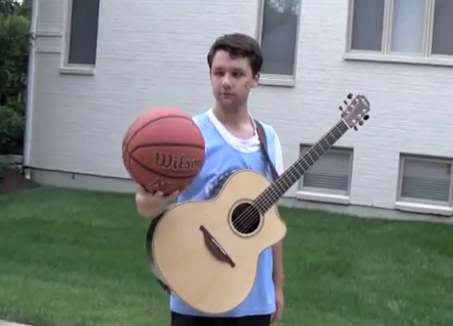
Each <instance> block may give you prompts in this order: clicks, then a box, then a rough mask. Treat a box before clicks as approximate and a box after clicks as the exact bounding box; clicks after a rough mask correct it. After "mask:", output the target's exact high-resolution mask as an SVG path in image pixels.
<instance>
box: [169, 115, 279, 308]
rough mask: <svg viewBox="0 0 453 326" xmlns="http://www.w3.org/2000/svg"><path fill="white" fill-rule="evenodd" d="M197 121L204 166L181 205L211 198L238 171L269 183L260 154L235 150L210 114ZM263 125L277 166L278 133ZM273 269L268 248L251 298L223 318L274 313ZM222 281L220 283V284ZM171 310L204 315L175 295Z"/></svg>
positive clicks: (263, 255)
mask: <svg viewBox="0 0 453 326" xmlns="http://www.w3.org/2000/svg"><path fill="white" fill-rule="evenodd" d="M194 122H195V123H196V124H197V125H198V127H199V128H200V129H201V132H202V134H203V136H204V139H205V146H206V150H205V155H206V157H205V163H204V165H203V168H202V170H201V172H200V174H199V175H198V176H197V177H196V178H195V179H194V181H193V182H192V184H191V185H190V187H189V188H187V189H186V190H185V191H184V192H183V193H182V194H181V195H180V196H179V198H178V202H185V201H190V200H203V199H207V198H210V197H212V196H213V192H215V191H216V190H218V185H219V184H221V182H222V181H223V180H225V178H226V177H228V176H229V174H230V173H231V172H233V171H235V170H245V169H248V170H253V171H256V172H259V173H261V174H262V175H265V176H266V177H267V178H268V180H269V181H271V180H272V178H271V173H270V169H269V167H268V164H267V163H266V160H265V159H264V157H263V155H262V152H261V151H256V152H252V153H242V152H239V151H237V150H236V149H234V148H233V147H232V146H230V145H229V144H228V143H227V142H226V141H225V140H224V138H223V137H222V136H221V134H220V133H219V132H218V131H217V128H216V127H215V126H214V124H213V123H212V122H211V119H210V118H209V116H208V114H207V113H202V114H200V115H197V116H195V117H194ZM261 124H262V125H263V127H264V131H265V133H266V137H267V146H268V153H269V157H270V158H271V160H272V163H273V164H274V166H275V161H274V160H275V150H274V147H275V146H274V139H275V138H274V137H275V133H274V131H273V129H272V128H271V127H270V126H269V125H267V124H264V123H261ZM272 269H273V262H272V249H271V248H268V249H266V250H265V251H263V253H262V254H261V255H260V257H259V259H258V269H257V275H256V279H255V283H254V286H253V288H252V291H251V292H250V294H249V295H248V297H247V298H246V299H245V300H244V301H243V302H242V303H241V304H240V305H239V306H237V307H236V308H234V309H233V310H232V311H229V312H227V313H225V314H223V315H220V316H224V317H241V316H247V315H266V314H272V313H274V312H275V293H274V283H273V280H272ZM221 281H222V280H219V282H221ZM189 282H190V281H189ZM170 310H171V311H173V312H176V313H180V314H185V315H195V316H203V314H202V313H200V312H198V311H196V310H194V309H192V308H191V307H190V306H188V305H187V304H185V303H184V302H183V301H182V300H181V299H179V298H178V297H176V296H175V295H171V296H170Z"/></svg>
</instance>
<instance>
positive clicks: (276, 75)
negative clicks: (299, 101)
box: [258, 0, 301, 86]
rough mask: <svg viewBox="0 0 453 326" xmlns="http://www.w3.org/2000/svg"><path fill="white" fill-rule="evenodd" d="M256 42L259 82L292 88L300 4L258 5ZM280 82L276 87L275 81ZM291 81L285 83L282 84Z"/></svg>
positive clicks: (268, 1) (267, 1) (273, 1)
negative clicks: (260, 59) (259, 58)
mask: <svg viewBox="0 0 453 326" xmlns="http://www.w3.org/2000/svg"><path fill="white" fill-rule="evenodd" d="M260 3H261V7H260V19H259V21H260V24H259V28H258V40H259V42H260V44H261V50H262V52H263V57H264V64H263V67H262V79H263V80H264V83H267V82H266V80H267V81H269V80H274V81H275V82H274V83H272V82H270V84H280V85H288V86H292V85H293V84H294V78H295V69H296V56H297V43H298V30H299V16H300V5H301V1H300V0H263V1H260ZM278 80H280V81H282V82H281V83H278V82H277V81H278ZM285 80H286V81H292V82H289V83H288V82H287V83H285V82H284V81H285Z"/></svg>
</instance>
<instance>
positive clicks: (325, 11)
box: [30, 0, 453, 208]
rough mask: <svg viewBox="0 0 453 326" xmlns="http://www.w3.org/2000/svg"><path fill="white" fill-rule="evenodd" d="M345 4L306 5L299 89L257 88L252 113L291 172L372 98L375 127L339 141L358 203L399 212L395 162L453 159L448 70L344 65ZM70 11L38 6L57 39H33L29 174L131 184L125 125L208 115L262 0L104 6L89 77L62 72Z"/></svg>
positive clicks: (52, 4) (116, 0) (51, 1)
mask: <svg viewBox="0 0 453 326" xmlns="http://www.w3.org/2000/svg"><path fill="white" fill-rule="evenodd" d="M347 3H348V1H338V0H328V1H322V3H321V2H319V1H317V0H304V1H303V5H302V13H301V24H300V29H301V30H300V39H299V45H298V48H299V50H298V58H297V82H296V83H297V85H296V87H294V88H285V87H275V86H260V87H258V88H257V89H256V90H255V91H254V93H253V95H252V98H251V109H252V112H253V114H254V115H255V116H256V117H257V118H260V119H264V120H265V121H268V122H271V123H272V124H273V125H274V126H275V128H276V130H277V131H278V132H279V134H280V138H281V141H282V145H283V150H284V160H285V164H286V166H289V164H291V163H292V162H293V161H294V160H295V159H296V158H297V156H298V149H299V143H309V142H314V141H316V140H317V139H318V138H319V137H320V136H322V135H323V134H324V133H325V132H326V131H327V130H328V129H329V128H330V127H331V126H332V125H333V124H334V123H335V122H336V121H337V120H338V118H339V114H340V112H339V111H338V105H339V104H341V102H342V101H343V98H344V96H345V95H346V94H347V93H348V92H361V93H364V94H366V95H367V96H368V98H369V100H370V101H371V103H372V112H371V119H370V120H369V121H368V122H367V123H366V124H365V125H364V126H363V127H362V128H361V129H360V130H359V132H354V131H349V132H348V133H347V134H346V135H345V136H344V138H342V139H341V140H340V142H339V143H338V145H341V146H349V147H354V151H355V154H354V158H355V159H354V166H353V179H352V193H351V203H353V204H360V205H369V206H377V207H385V208H392V207H393V205H394V201H395V198H396V183H397V174H398V157H399V153H400V152H402V151H404V152H410V153H416V154H427V155H442V156H453V144H452V142H451V139H452V136H453V127H451V126H453V111H452V110H453V107H452V104H451V103H453V88H452V86H451V85H453V73H452V71H453V70H451V69H448V68H442V67H429V66H413V65H404V64H384V63H365V62H346V61H344V60H343V53H344V49H345V40H346V23H347ZM65 9H66V1H61V0H44V1H42V0H41V1H40V5H39V21H38V33H47V35H49V34H51V35H53V36H41V37H38V41H37V54H36V65H37V69H36V75H35V89H34V91H35V99H34V103H33V110H34V111H33V112H34V114H33V132H32V144H31V162H30V164H31V166H33V167H38V168H45V169H55V170H64V171H71V172H81V173H90V174H98V175H106V176H113V177H126V176H127V175H126V173H125V171H124V168H123V166H122V161H121V150H120V147H121V140H122V136H123V131H124V130H125V129H126V127H127V125H128V124H129V123H130V122H131V121H132V120H133V119H134V118H135V117H136V116H137V115H138V114H140V113H142V112H144V111H145V110H147V109H148V108H150V107H170V106H172V107H178V108H181V109H185V110H187V111H190V112H192V113H198V112H202V111H204V110H205V109H207V108H208V107H209V106H210V105H211V103H212V98H211V90H210V85H209V80H208V69H207V64H206V53H207V51H208V49H209V46H210V45H211V43H212V41H213V40H214V39H215V38H216V37H217V36H218V35H220V34H223V33H229V32H235V31H240V32H245V33H249V34H254V33H255V29H256V20H257V12H258V1H240V0H228V1H227V0H218V1H215V2H214V1H208V0H197V1H187V0H167V1H149V0H129V1H124V0H109V1H101V10H100V27H99V43H98V44H99V45H98V62H97V68H96V73H95V75H94V76H70V75H69V76H68V75H60V74H59V70H58V69H59V66H60V62H61V53H60V52H61V49H62V38H61V35H62V34H63V27H64V22H63V17H64V11H65ZM49 32H50V33H49ZM55 35H57V36H55ZM282 103H283V104H282ZM294 191H295V188H293V189H292V190H291V191H290V193H289V194H290V195H293V194H294Z"/></svg>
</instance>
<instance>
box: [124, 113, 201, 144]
mask: <svg viewBox="0 0 453 326" xmlns="http://www.w3.org/2000/svg"><path fill="white" fill-rule="evenodd" d="M168 118H180V119H184V120H188V121H191V122H192V123H193V119H192V118H191V117H190V118H189V117H185V116H181V115H167V116H163V117H158V118H155V119H153V120H150V121H148V122H147V123H145V124H144V125H143V126H141V127H140V128H139V129H137V130H136V131H135V132H134V133H133V134H131V136H130V137H129V141H128V142H127V144H126V148H129V143H130V142H131V141H132V139H133V138H134V136H135V135H136V134H138V133H139V132H140V131H141V130H142V129H143V128H145V127H147V126H149V125H150V124H151V123H153V122H155V121H159V120H162V119H168Z"/></svg>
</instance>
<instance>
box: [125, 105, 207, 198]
mask: <svg viewBox="0 0 453 326" xmlns="http://www.w3.org/2000/svg"><path fill="white" fill-rule="evenodd" d="M122 150H123V163H124V166H125V168H126V170H127V172H128V173H129V175H130V176H131V178H132V179H133V180H134V181H135V182H136V183H138V184H139V185H141V186H142V187H143V188H145V190H146V191H148V192H151V193H155V192H156V191H162V192H163V193H164V194H165V195H169V194H171V193H173V192H174V191H176V190H178V191H180V192H181V191H183V190H184V189H186V188H187V187H188V186H189V184H190V183H191V182H192V180H193V179H194V178H195V177H196V176H197V175H198V173H199V172H200V170H201V168H202V167H203V163H204V158H205V143H204V138H203V135H202V134H201V131H200V129H199V128H198V126H197V125H196V124H195V123H194V122H193V120H192V117H191V116H190V115H188V114H186V113H185V112H183V111H181V110H178V109H154V110H151V111H150V112H148V113H145V114H143V115H141V116H139V117H138V118H137V119H136V120H135V121H134V122H133V123H132V124H131V125H130V126H129V128H128V129H127V131H126V133H125V134H124V136H123V146H122Z"/></svg>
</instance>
